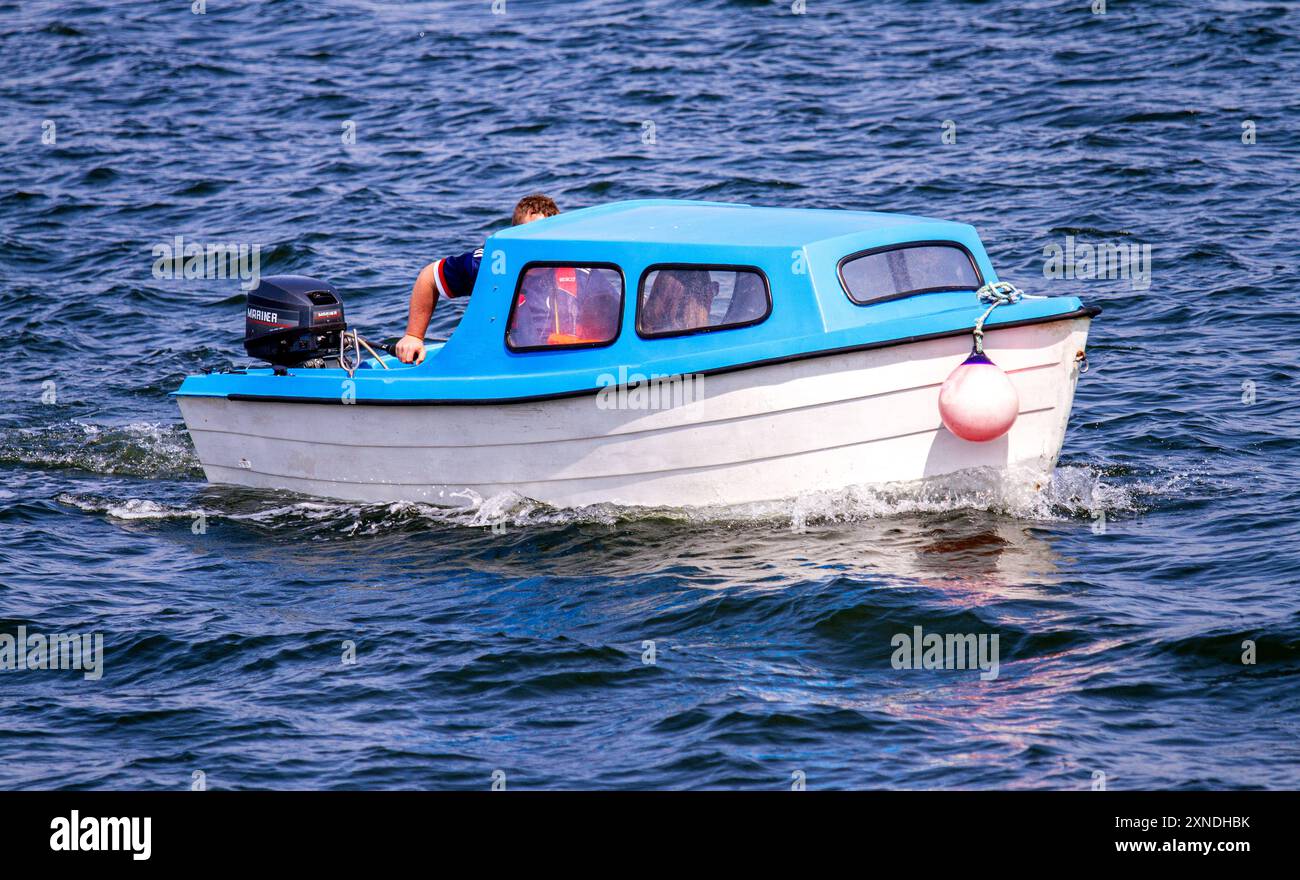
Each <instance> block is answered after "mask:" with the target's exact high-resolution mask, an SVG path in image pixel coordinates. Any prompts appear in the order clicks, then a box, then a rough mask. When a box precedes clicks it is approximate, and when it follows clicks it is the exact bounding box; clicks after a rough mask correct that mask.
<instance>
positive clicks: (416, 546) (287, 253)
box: [0, 0, 1300, 789]
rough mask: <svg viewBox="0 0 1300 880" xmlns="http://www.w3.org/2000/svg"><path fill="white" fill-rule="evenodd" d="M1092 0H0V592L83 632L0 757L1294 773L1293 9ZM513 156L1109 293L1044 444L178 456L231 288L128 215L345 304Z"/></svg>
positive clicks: (581, 187) (39, 782) (56, 777)
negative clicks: (828, 489) (958, 454)
mask: <svg viewBox="0 0 1300 880" xmlns="http://www.w3.org/2000/svg"><path fill="white" fill-rule="evenodd" d="M1108 6H1109V8H1108V10H1107V13H1106V14H1105V15H1104V16H1102V15H1094V14H1093V13H1092V12H1091V11H1090V9H1089V3H1087V2H1085V0H1068V2H1055V0H1053V2H1045V0H1039V2H1016V3H1011V2H983V3H978V2H967V3H962V2H911V3H904V2H872V3H866V2H862V3H846V2H845V3H837V2H831V0H808V4H807V14H805V15H794V14H792V13H791V10H790V4H788V3H768V2H757V0H756V2H740V0H733V2H723V0H698V2H691V3H681V2H676V0H663V2H652V3H648V4H639V3H631V2H594V0H582V2H567V3H554V4H552V3H545V4H544V3H535V2H527V0H508V4H507V9H506V14H504V15H493V14H491V4H490V3H489V2H487V0H483V2H466V3H455V4H453V3H450V2H447V3H427V4H418V5H415V4H413V5H405V4H402V5H399V4H388V3H378V2H343V0H325V2H318V0H313V2H305V0H302V2H292V0H279V2H267V3H258V4H251V3H250V4H244V3H238V4H233V3H223V2H219V0H209V2H208V3H207V9H206V13H205V14H202V15H198V14H194V13H192V12H191V11H190V10H189V8H188V7H187V4H186V3H184V2H175V3H126V2H116V3H96V4H85V3H80V2H68V0H62V2H42V0H24V2H22V3H10V2H0V34H2V36H0V74H2V76H0V119H3V120H4V123H5V125H4V127H5V132H6V137H5V138H3V139H0V328H2V330H0V338H3V342H0V351H2V352H3V356H2V357H0V400H3V406H2V407H0V410H2V413H0V508H2V509H0V633H15V632H16V631H17V628H18V627H19V626H26V627H27V628H28V630H29V631H33V632H42V633H102V634H103V635H104V639H105V658H104V673H103V678H102V679H101V680H98V681H88V680H86V679H85V678H84V677H83V676H82V674H81V673H79V672H76V671H66V670H65V671H10V670H0V786H4V787H13V788H16V787H39V788H119V789H124V788H171V789H178V788H187V787H189V786H190V785H191V781H192V779H194V774H195V772H196V771H197V772H202V773H204V774H205V778H206V782H207V785H208V786H209V787H210V788H263V787H268V788H469V789H479V788H487V787H488V786H489V785H490V784H491V782H492V778H493V774H494V773H495V772H497V771H500V773H502V774H504V778H505V780H506V785H507V787H508V788H512V789H525V788H573V787H594V788H708V787H739V788H753V789H779V788H787V787H789V786H790V785H791V784H792V780H793V779H794V778H795V775H796V774H798V773H802V774H803V776H804V778H806V782H807V786H808V787H809V788H851V787H895V788H898V787H901V788H985V787H995V788H1005V787H1011V788H1065V789H1087V788H1089V787H1091V786H1092V785H1093V784H1094V780H1096V779H1098V778H1099V777H1098V776H1097V775H1096V774H1098V773H1101V774H1104V779H1105V781H1106V784H1107V786H1108V787H1109V788H1112V789H1127V788H1149V787H1162V788H1163V787H1179V788H1256V787H1258V788H1296V787H1298V786H1300V748H1298V747H1297V742H1298V741H1300V740H1298V737H1297V734H1298V733H1300V688H1297V683H1300V599H1298V598H1297V590H1298V589H1300V535H1298V534H1297V532H1298V531H1300V530H1298V529H1297V522H1298V519H1300V517H1298V514H1300V492H1298V491H1297V488H1296V485H1297V481H1296V477H1297V456H1300V428H1298V427H1297V421H1298V420H1297V418H1296V414H1297V408H1296V405H1295V402H1296V387H1297V386H1296V382H1297V365H1298V363H1300V360H1298V359H1297V356H1296V353H1295V346H1296V340H1297V338H1300V319H1297V314H1296V313H1297V306H1296V303H1297V300H1296V273H1297V269H1296V254H1297V246H1296V244H1297V240H1298V239H1300V211H1298V210H1297V208H1298V207H1300V198H1297V196H1298V195H1300V187H1298V185H1297V181H1298V176H1297V169H1300V148H1298V147H1297V128H1296V120H1297V119H1300V90H1297V89H1296V83H1297V82H1300V12H1298V11H1297V9H1296V7H1295V5H1294V4H1290V3H1280V2H1258V3H1253V2H1198V3H1192V2H1187V3H1170V2H1156V0H1151V2H1142V3H1136V2H1123V0H1112V2H1110V3H1109V4H1108ZM46 120H49V121H51V122H52V123H53V129H52V133H53V134H54V142H53V143H43V141H42V136H43V134H45V133H46V132H47V131H51V129H50V127H49V126H47V125H46V124H45V122H46ZM945 120H951V121H952V122H953V123H955V126H956V134H957V141H956V143H955V144H944V143H943V142H942V136H943V134H944V131H945V129H944V125H943V123H944V121H945ZM1247 120H1249V121H1251V122H1252V123H1253V124H1254V132H1255V142H1254V143H1243V134H1245V133H1246V129H1243V123H1244V122H1246V121H1247ZM348 121H351V122H353V123H355V126H354V130H355V133H356V142H355V144H351V145H345V144H344V143H342V135H343V134H344V132H345V129H346V127H345V123H347V122H348ZM648 124H652V127H651V126H650V125H648ZM651 132H652V133H653V138H650V137H649V136H648V135H649V133H651ZM1248 139H1249V138H1248ZM649 140H653V142H652V143H648V142H647V141H649ZM536 190H541V191H545V192H547V193H550V194H552V195H553V196H554V197H555V198H556V199H557V200H558V201H559V203H560V205H561V207H563V208H568V209H572V208H577V207H581V206H585V205H592V204H599V203H603V202H607V201H610V200H614V199H623V198H636V197H652V196H672V197H685V198H707V199H723V200H735V201H748V202H752V203H756V204H772V205H786V206H809V207H842V208H855V209H880V210H894V211H905V212H911V213H919V214H925V215H931V216H936V217H942V218H947V219H954V220H960V221H965V222H970V223H973V224H975V225H976V226H977V227H978V228H979V230H980V232H981V234H982V236H983V238H984V240H985V242H986V244H987V246H988V248H989V251H990V253H991V255H992V257H993V260H994V263H995V265H997V266H998V268H999V271H1000V273H1001V274H1002V276H1003V277H1004V278H1006V279H1009V280H1011V281H1014V282H1016V283H1018V284H1019V285H1020V286H1022V287H1024V288H1025V289H1027V290H1029V291H1030V292H1034V293H1047V294H1077V295H1080V296H1083V297H1085V298H1086V299H1087V301H1088V302H1089V303H1091V304H1095V305H1099V306H1102V307H1103V308H1104V309H1105V313H1104V315H1103V316H1102V317H1101V318H1100V319H1098V320H1097V321H1096V322H1095V323H1094V328H1093V335H1092V342H1091V345H1090V354H1091V361H1092V369H1091V371H1090V372H1089V373H1088V374H1086V375H1085V376H1084V377H1083V378H1082V380H1081V382H1080V384H1079V389H1078V394H1077V397H1076V401H1075V410H1074V415H1073V417H1072V421H1071V426H1070V431H1069V434H1068V436H1067V440H1066V447H1065V451H1064V454H1063V457H1062V463H1061V466H1060V468H1059V470H1058V472H1057V474H1056V477H1055V478H1054V480H1053V482H1052V483H1051V485H1050V486H1048V487H1046V488H1045V490H1044V492H1043V493H1042V494H1041V495H1040V496H1035V497H1011V496H1008V495H1006V494H1005V493H1000V492H996V491H987V490H986V489H980V488H978V487H975V486H964V485H962V484H961V483H953V484H950V485H944V486H935V487H928V488H925V489H918V488H915V487H913V488H897V489H888V490H865V489H846V490H845V491H844V492H843V493H837V494H833V495H825V496H813V497H805V498H800V499H793V500H791V501H789V502H788V503H784V504H774V505H766V506H762V507H752V508H744V509H734V510H725V511H707V512H692V511H686V510H664V511H656V512H653V513H645V512H634V511H628V510H617V509H607V508H599V509H592V510H581V511H556V510H550V509H547V508H545V507H542V506H540V505H536V504H533V503H531V502H528V501H527V500H525V499H519V498H514V497H504V498H497V499H489V500H488V501H487V502H486V503H485V507H484V509H481V510H476V511H469V512H462V513H455V514H452V513H443V512H439V511H437V510H434V509H430V508H422V507H415V506H397V507H388V506H369V507H367V506H358V505H354V504H343V503H332V502H322V501H313V500H308V499H301V498H295V497H291V496H285V495H281V494H275V495H267V494H258V493H250V492H242V491H232V490H228V489H220V488H212V487H208V486H206V485H205V483H204V481H203V478H202V474H201V472H200V471H199V470H198V468H197V463H196V460H195V457H194V454H193V451H192V448H191V446H190V444H189V441H188V439H187V437H186V434H185V432H184V430H183V428H182V427H181V426H180V423H179V415H178V412H177V410H176V407H175V405H174V403H173V401H172V400H171V399H170V398H169V397H168V392H169V391H171V390H173V389H174V388H175V387H176V386H177V385H178V384H179V382H180V380H181V378H182V377H183V376H184V375H186V374H187V373H190V372H194V371H198V370H201V369H207V368H221V367H224V366H227V365H230V364H232V363H243V362H244V355H243V352H242V349H241V344H240V343H241V341H240V336H241V332H242V321H241V304H240V303H241V294H240V291H239V289H238V287H237V286H236V284H235V283H233V282H230V281H207V280H190V281H186V280H184V279H181V280H175V281H173V280H157V279H155V278H154V277H153V276H152V274H151V269H152V265H153V257H152V254H151V248H152V247H153V245H155V244H158V243H163V242H170V241H171V240H172V239H173V237H174V236H176V235H183V236H185V237H186V238H187V239H189V240H193V241H202V242H208V241H234V242H251V243H259V244H261V245H262V247H263V251H262V256H263V266H262V270H263V272H266V273H270V272H303V273H308V274H313V275H318V276H323V277H326V278H329V279H330V280H332V281H334V282H335V283H336V284H338V285H339V287H340V288H341V289H342V290H343V291H344V295H345V300H346V303H347V305H348V308H349V317H350V319H351V320H352V322H353V323H354V324H355V325H357V326H359V327H361V328H363V330H366V331H369V332H370V333H371V334H372V335H375V336H383V335H388V334H396V333H399V332H400V331H401V329H402V326H403V323H404V315H405V303H406V297H407V295H408V293H409V290H410V284H411V281H412V280H413V279H414V276H415V274H416V273H417V272H418V270H419V269H420V267H421V266H423V265H424V264H425V263H426V262H429V261H430V260H432V259H434V258H436V257H439V256H443V255H446V254H449V253H454V252H458V251H460V250H464V249H467V248H469V247H472V246H474V245H476V244H478V243H480V242H481V241H482V240H483V238H484V237H485V236H486V235H487V234H488V233H489V232H490V231H491V230H493V229H495V228H497V227H499V226H500V225H501V224H503V223H504V222H506V220H507V218H508V213H509V210H510V207H511V206H512V205H513V203H514V201H515V200H516V199H517V198H518V197H519V196H520V195H523V194H524V193H527V192H532V191H536ZM1071 235H1072V236H1074V237H1075V238H1076V239H1077V240H1078V241H1087V242H1096V243H1101V242H1110V243H1126V244H1136V245H1139V246H1141V245H1150V246H1151V249H1152V273H1151V285H1150V287H1149V289H1145V290H1142V289H1134V286H1133V285H1132V284H1131V283H1130V281H1128V280H1125V279H1115V278H1111V279H1093V280H1082V279H1074V280H1070V279H1046V278H1044V277H1043V265H1044V257H1043V250H1044V248H1045V247H1048V246H1049V245H1053V244H1056V245H1062V246H1064V243H1065V241H1066V237H1067V236H1071ZM460 308H461V307H460V306H459V305H453V304H448V303H443V304H442V305H441V306H440V308H439V310H438V314H437V319H436V321H435V326H434V332H435V333H438V332H441V333H446V332H450V331H451V330H452V329H454V327H455V324H456V321H457V320H458V318H459V309H460ZM48 382H52V383H53V385H47V384H45V383H48ZM1244 383H1253V384H1244ZM1251 389H1253V394H1254V397H1253V402H1252V398H1251ZM50 392H52V395H51V393H50ZM43 395H44V396H45V398H46V399H47V400H49V399H51V397H52V399H53V402H49V403H43V402H42V396H43ZM381 415H382V414H381ZM378 417H379V416H377V418H378ZM200 514H202V516H200ZM500 518H504V521H505V523H506V528H505V531H504V532H503V533H501V534H497V533H494V532H493V531H492V530H491V529H490V528H488V527H487V526H488V525H489V523H491V522H492V521H494V520H497V519H500ZM916 626H921V627H923V629H924V631H926V632H935V633H985V634H996V635H998V636H999V641H1000V652H1001V666H1000V674H999V676H998V677H997V678H996V679H995V680H991V681H982V680H980V678H979V676H978V674H977V673H976V672H973V671H958V670H907V669H895V668H894V667H893V666H892V665H891V662H890V659H891V654H892V653H893V647H892V646H891V638H892V636H893V635H894V634H897V633H911V632H913V627H916ZM1248 640H1249V641H1253V642H1254V644H1255V646H1256V652H1257V657H1256V662H1255V663H1254V664H1246V663H1243V662H1242V654H1243V646H1242V643H1243V642H1245V641H1248ZM344 642H352V643H354V644H355V649H356V662H355V664H345V663H344V662H342V660H343V657H342V655H343V652H344V648H343V643H344ZM646 642H653V649H654V652H655V658H654V659H655V662H654V663H647V662H644V661H645V659H646V658H643V653H644V652H646V651H647V650H649V649H648V648H647V647H646V645H645V643H646ZM498 778H501V777H500V774H498Z"/></svg>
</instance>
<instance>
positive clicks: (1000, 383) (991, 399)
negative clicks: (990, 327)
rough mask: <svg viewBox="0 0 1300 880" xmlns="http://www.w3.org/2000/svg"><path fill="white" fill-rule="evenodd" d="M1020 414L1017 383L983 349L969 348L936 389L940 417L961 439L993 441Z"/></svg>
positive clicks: (1005, 430)
mask: <svg viewBox="0 0 1300 880" xmlns="http://www.w3.org/2000/svg"><path fill="white" fill-rule="evenodd" d="M1019 414H1020V395H1019V394H1017V393H1016V386H1014V385H1012V384H1011V380H1010V379H1009V378H1008V377H1007V374H1006V373H1004V372H1002V370H1001V369H999V368H998V365H997V364H995V363H993V361H991V360H989V358H988V355H986V354H984V353H983V352H982V351H978V350H977V351H972V352H971V355H970V357H968V358H966V360H965V361H963V362H962V364H961V366H959V367H958V368H957V369H955V370H953V371H952V374H951V375H949V376H948V378H947V379H946V380H945V381H944V383H943V387H942V388H940V389H939V418H941V419H943V424H944V426H945V427H947V428H948V430H949V431H951V432H952V433H954V434H956V435H957V436H958V437H960V438H961V439H963V440H970V441H972V442H975V443H983V442H986V441H988V440H996V439H997V438H998V437H1001V436H1002V435H1003V434H1005V433H1006V432H1007V431H1009V430H1011V426H1012V425H1013V424H1015V421H1016V416H1017V415H1019Z"/></svg>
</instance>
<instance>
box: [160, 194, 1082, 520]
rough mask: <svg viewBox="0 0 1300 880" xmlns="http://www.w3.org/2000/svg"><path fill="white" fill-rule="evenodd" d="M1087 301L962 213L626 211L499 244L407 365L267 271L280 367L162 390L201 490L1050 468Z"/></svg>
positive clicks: (711, 500) (419, 495)
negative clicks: (1053, 289) (206, 486)
mask: <svg viewBox="0 0 1300 880" xmlns="http://www.w3.org/2000/svg"><path fill="white" fill-rule="evenodd" d="M1099 311H1100V310H1099V309H1096V308H1090V307H1086V306H1084V305H1083V304H1082V303H1081V302H1080V300H1079V299H1078V298H1076V297H1052V298H1047V297H1032V296H1028V295H1023V296H1022V295H1020V292H1019V291H1016V290H1014V288H1011V286H1010V285H1008V284H1005V283H1002V282H999V281H998V279H997V276H996V274H995V273H994V270H993V266H992V265H991V263H990V262H989V257H988V254H987V253H986V252H985V250H984V247H983V245H982V244H981V243H980V239H979V236H978V234H977V233H976V231H975V229H974V228H973V227H971V226H968V225H965V224H961V223H953V222H948V221H941V220H930V219H926V218H923V217H915V216H905V215H900V214H886V213H866V212H855V211H836V210H809V209H782V208H762V207H751V206H748V205H738V204H722V203H709V202H694V201H676V200H643V201H627V202H619V203H614V204H609V205H604V206H600V207H594V208H587V209H584V210H579V211H573V212H571V213H566V214H560V215H558V216H555V217H549V218H546V219H544V220H538V221H536V222H533V223H529V224H526V225H522V226H515V227H512V228H509V229H505V230H503V231H501V232H498V233H496V234H495V235H493V236H491V237H490V238H489V239H488V240H487V242H486V243H485V244H484V252H483V261H482V268H481V270H480V272H479V274H478V277H477V280H476V282H475V286H474V288H473V294H472V296H471V297H470V299H469V302H468V305H467V306H466V308H465V312H464V314H463V316H462V318H461V321H460V324H459V326H458V327H457V328H456V330H455V332H454V333H453V334H452V335H451V337H450V339H448V340H446V341H445V342H443V343H440V344H434V345H431V346H429V348H428V351H429V355H428V357H427V358H426V360H425V361H424V362H423V363H421V364H419V365H405V364H402V363H400V362H399V361H398V360H397V359H396V358H394V357H392V356H391V355H390V354H386V353H384V352H383V351H382V350H377V349H378V347H376V346H367V348H369V351H370V355H369V356H365V354H364V353H363V352H362V350H361V345H362V344H363V343H364V340H363V339H362V338H361V337H360V336H358V335H357V334H356V333H355V331H350V330H349V329H348V327H347V324H346V322H345V320H344V315H343V302H342V300H341V299H340V297H339V294H338V291H337V290H336V289H335V288H334V287H332V286H331V285H330V284H328V283H325V282H323V281H318V280H315V279H311V278H306V277H303V276H269V277H265V278H263V279H261V282H260V283H259V284H258V286H257V287H256V288H255V289H254V290H252V291H250V292H249V295H248V305H247V309H246V314H245V322H246V324H245V327H246V330H245V333H246V347H247V350H248V352H249V353H250V354H251V355H252V356H254V357H256V358H258V359H261V360H264V361H266V362H267V363H268V364H269V365H268V366H266V367H257V368H249V369H238V370H233V371H229V372H220V373H210V374H206V375H198V376H190V377H188V378H187V379H186V380H185V381H184V383H183V384H182V385H181V387H180V389H179V390H178V391H176V392H175V393H176V396H177V400H178V401H179V404H180V409H181V413H182V414H183V416H184V419H185V423H186V425H187V427H188V428H189V432H190V436H191V437H192V438H193V440H194V446H195V448H196V450H197V451H198V457H199V461H200V462H201V464H202V466H203V470H204V472H205V474H206V475H207V478H208V480H210V481H211V482H213V483H226V484H235V485H239V486H250V487H257V488H263V489H281V490H292V491H294V492H298V493H301V494H306V495H314V496H322V497H329V498H340V499H348V500H356V501H366V502H393V501H411V502H423V503H430V504H435V505H442V506H472V505H475V504H478V503H481V502H482V500H484V499H487V498H490V497H493V496H497V495H502V494H503V493H510V492H513V493H518V494H519V495H522V496H526V497H528V498H532V499H535V500H538V501H541V502H545V503H548V504H551V505H556V506H582V505H589V504H598V503H612V504H618V505H644V506H654V507H660V506H671V507H678V506H712V505H735V504H745V503H749V502H758V501H772V500H780V499H785V498H792V497H797V496H799V495H802V494H805V493H809V492H822V491H833V490H838V489H842V488H845V487H850V486H856V485H861V484H879V483H896V482H910V481H916V480H923V479H926V478H930V477H936V476H940V475H944V474H951V473H955V472H959V471H967V470H974V469H986V470H987V469H993V473H995V474H998V475H1003V476H1002V477H1001V478H1004V479H1008V480H1027V481H1033V482H1041V481H1042V480H1044V479H1045V478H1046V477H1047V476H1049V475H1050V473H1051V471H1052V469H1053V468H1054V466H1055V464H1056V459H1057V456H1058V454H1059V453H1060V450H1061V444H1062V442H1063V440H1064V436H1065V429H1066V423H1067V421H1068V419H1069V415H1070V407H1071V404H1072V401H1073V397H1074V388H1075V383H1076V380H1077V378H1078V375H1079V372H1080V371H1081V368H1083V367H1084V366H1086V359H1085V355H1084V349H1085V343H1086V341H1087V335H1088V327H1089V323H1090V321H1091V319H1092V317H1093V316H1095V315H1096V314H1098V313H1099ZM977 325H980V326H978V328H977ZM977 329H978V331H979V332H976V331H977ZM972 338H974V340H975V341H976V346H975V349H976V350H975V351H974V352H972ZM990 370H991V371H990ZM963 371H966V373H969V374H970V375H966V374H965V373H963ZM972 376H973V377H974V378H972ZM941 391H942V394H941ZM941 409H942V410H943V411H942V412H941ZM963 426H966V427H963ZM990 426H991V427H990ZM965 436H969V437H970V438H971V439H964V437H965Z"/></svg>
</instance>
